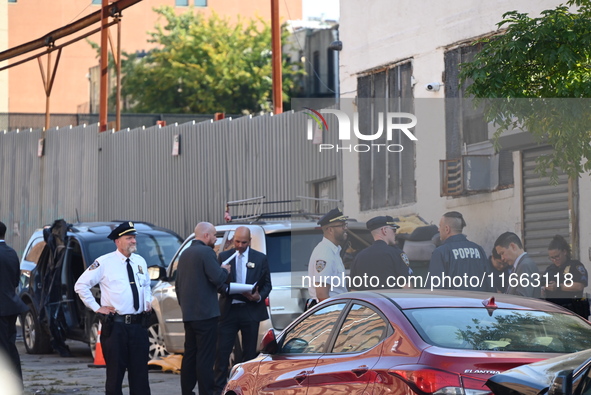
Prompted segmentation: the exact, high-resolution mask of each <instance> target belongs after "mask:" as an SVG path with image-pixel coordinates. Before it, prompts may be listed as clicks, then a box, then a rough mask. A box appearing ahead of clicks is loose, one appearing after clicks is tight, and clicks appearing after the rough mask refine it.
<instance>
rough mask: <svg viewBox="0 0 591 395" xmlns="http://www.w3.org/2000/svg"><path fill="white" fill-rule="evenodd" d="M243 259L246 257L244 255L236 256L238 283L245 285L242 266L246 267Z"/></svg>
mask: <svg viewBox="0 0 591 395" xmlns="http://www.w3.org/2000/svg"><path fill="white" fill-rule="evenodd" d="M243 257H244V255H242V254H238V256H236V282H237V283H244V278H243V277H242V271H243V268H242V266H244V265H243V264H242V258H243Z"/></svg>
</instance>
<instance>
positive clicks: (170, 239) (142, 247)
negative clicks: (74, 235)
mask: <svg viewBox="0 0 591 395" xmlns="http://www.w3.org/2000/svg"><path fill="white" fill-rule="evenodd" d="M136 239H137V252H136V253H137V254H139V255H141V256H142V258H144V259H145V260H146V263H147V264H148V267H152V266H160V267H164V268H166V267H167V266H168V264H169V263H170V261H171V259H172V257H173V256H174V254H175V252H176V251H177V250H178V249H179V247H180V246H181V243H182V241H181V240H179V239H178V238H177V237H175V236H173V235H169V234H167V233H161V234H156V235H154V234H146V233H143V234H138V235H137V236H136ZM113 251H115V244H114V243H113V242H112V241H111V240H109V239H105V240H94V241H92V242H90V243H88V258H89V262H91V263H92V262H94V260H95V259H96V258H98V257H99V256H101V255H104V254H108V253H109V252H113Z"/></svg>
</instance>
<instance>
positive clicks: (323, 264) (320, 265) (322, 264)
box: [316, 259, 326, 273]
mask: <svg viewBox="0 0 591 395" xmlns="http://www.w3.org/2000/svg"><path fill="white" fill-rule="evenodd" d="M325 267H326V261H323V260H322V259H318V260H317V261H316V271H317V272H318V273H320V272H322V271H323V270H324V268H325Z"/></svg>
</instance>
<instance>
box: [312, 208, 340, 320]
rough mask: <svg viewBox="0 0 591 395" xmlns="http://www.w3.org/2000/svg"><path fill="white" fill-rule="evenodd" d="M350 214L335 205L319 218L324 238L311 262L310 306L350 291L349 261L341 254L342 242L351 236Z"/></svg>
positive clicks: (314, 252) (316, 248)
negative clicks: (346, 268)
mask: <svg viewBox="0 0 591 395" xmlns="http://www.w3.org/2000/svg"><path fill="white" fill-rule="evenodd" d="M347 218H348V217H345V216H344V215H343V213H342V212H341V210H339V209H338V208H334V209H332V210H330V211H329V212H328V213H327V214H325V215H324V216H323V217H322V218H320V220H319V221H318V225H320V226H321V227H322V235H323V238H322V240H321V241H320V243H318V245H317V246H316V247H315V248H314V251H312V255H311V256H310V261H309V262H308V276H309V279H310V287H308V292H309V294H310V299H309V300H308V303H307V306H306V307H307V308H310V307H311V306H313V305H314V304H316V303H318V302H322V301H323V300H324V299H328V298H329V297H331V296H335V295H338V294H340V293H344V292H347V287H346V283H345V280H344V278H345V265H343V260H342V258H341V245H342V244H343V243H344V242H345V241H346V240H347ZM333 277H334V279H333Z"/></svg>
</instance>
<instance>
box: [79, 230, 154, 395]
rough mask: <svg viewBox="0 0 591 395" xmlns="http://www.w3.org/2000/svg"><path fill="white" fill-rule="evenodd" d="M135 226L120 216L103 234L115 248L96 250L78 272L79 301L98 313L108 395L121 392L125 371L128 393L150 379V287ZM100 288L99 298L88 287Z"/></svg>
mask: <svg viewBox="0 0 591 395" xmlns="http://www.w3.org/2000/svg"><path fill="white" fill-rule="evenodd" d="M136 235H137V232H136V230H135V228H134V225H133V223H132V222H124V223H122V224H121V225H119V226H117V227H116V228H115V229H113V231H112V232H111V233H110V234H109V236H107V237H108V238H109V239H111V240H113V241H115V245H116V246H117V250H116V251H114V252H111V253H109V254H105V255H103V256H100V257H98V258H97V259H96V261H94V263H93V264H92V265H90V266H89V267H88V269H86V271H85V272H84V273H82V275H81V276H80V278H79V279H78V281H76V285H75V286H74V289H75V290H76V292H77V293H78V295H79V296H80V299H82V302H84V304H85V305H86V306H87V307H88V308H90V309H91V310H93V311H94V312H95V313H97V314H102V315H103V317H105V318H104V319H103V327H102V330H101V338H100V342H101V345H102V349H103V354H104V357H105V362H106V365H107V381H106V383H105V393H106V394H107V395H121V394H122V389H121V387H122V383H123V376H124V375H125V371H126V370H127V373H128V380H129V393H130V395H150V383H149V380H148V351H149V341H148V332H147V330H146V328H145V326H144V323H145V322H146V320H147V316H146V314H145V312H150V311H151V310H152V306H151V302H152V291H151V289H150V277H149V275H148V267H147V265H146V261H145V260H144V258H142V257H141V256H139V255H137V254H134V252H136V251H137V247H136V239H135V236H136ZM96 284H99V285H100V288H101V301H100V302H101V303H100V305H99V304H98V303H97V302H96V300H95V298H94V296H93V295H92V292H91V288H92V287H94V286H95V285H96Z"/></svg>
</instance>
